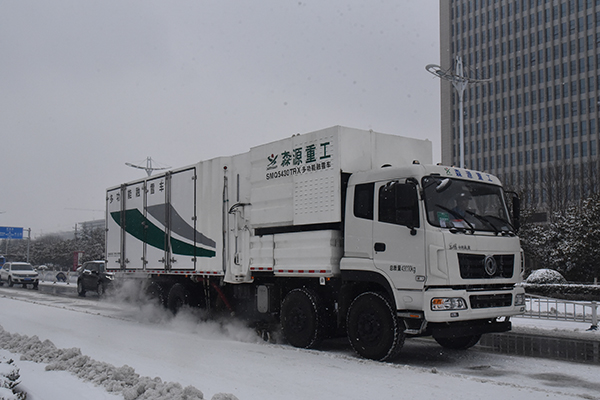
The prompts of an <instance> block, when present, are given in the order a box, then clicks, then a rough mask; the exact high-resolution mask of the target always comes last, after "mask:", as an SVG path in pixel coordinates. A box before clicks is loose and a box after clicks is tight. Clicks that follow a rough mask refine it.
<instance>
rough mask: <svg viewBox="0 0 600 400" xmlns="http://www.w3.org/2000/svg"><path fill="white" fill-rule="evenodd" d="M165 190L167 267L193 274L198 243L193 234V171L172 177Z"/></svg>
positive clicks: (194, 230) (194, 229)
mask: <svg viewBox="0 0 600 400" xmlns="http://www.w3.org/2000/svg"><path fill="white" fill-rule="evenodd" d="M168 189H169V192H170V193H169V194H168V199H167V200H168V205H167V211H168V218H167V221H168V225H169V226H168V228H169V229H168V233H169V243H170V246H169V249H170V256H169V264H170V266H171V269H174V270H193V269H195V268H196V261H197V257H198V256H199V254H197V253H198V250H199V249H198V248H197V247H196V243H197V242H198V241H199V240H200V237H198V236H199V233H198V232H197V231H196V221H197V218H196V207H195V205H196V169H195V168H190V169H186V170H183V171H178V172H176V173H173V174H171V175H170V177H169V184H168Z"/></svg>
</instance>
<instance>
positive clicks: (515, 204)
mask: <svg viewBox="0 0 600 400" xmlns="http://www.w3.org/2000/svg"><path fill="white" fill-rule="evenodd" d="M512 211H513V215H512V219H513V226H514V228H515V231H516V232H518V231H519V228H520V227H521V199H519V196H517V194H516V193H515V194H513V201H512Z"/></svg>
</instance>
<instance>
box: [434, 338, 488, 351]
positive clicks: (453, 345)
mask: <svg viewBox="0 0 600 400" xmlns="http://www.w3.org/2000/svg"><path fill="white" fill-rule="evenodd" d="M434 339H435V341H436V342H438V344H439V345H440V346H442V347H443V348H445V349H452V350H466V349H469V348H471V347H473V346H475V345H476V344H477V343H479V340H480V339H481V335H469V336H461V337H449V338H448V337H447V338H436V337H434Z"/></svg>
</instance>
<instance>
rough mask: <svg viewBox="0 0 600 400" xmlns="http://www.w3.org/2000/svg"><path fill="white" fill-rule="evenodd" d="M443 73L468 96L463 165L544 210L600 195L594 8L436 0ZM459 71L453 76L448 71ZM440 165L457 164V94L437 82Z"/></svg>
mask: <svg viewBox="0 0 600 400" xmlns="http://www.w3.org/2000/svg"><path fill="white" fill-rule="evenodd" d="M440 39H441V40H440V43H441V60H440V63H441V69H442V70H445V71H448V72H449V73H452V72H453V70H454V65H455V62H456V59H457V58H458V57H460V58H461V59H462V62H463V65H464V74H463V76H468V77H470V78H475V79H477V81H475V82H472V83H469V84H468V85H467V88H466V90H465V92H464V106H463V116H464V125H463V127H464V159H465V166H466V167H467V168H472V169H478V170H484V171H488V172H490V173H493V174H495V175H497V176H499V177H500V179H501V180H502V181H503V182H504V183H505V185H506V186H508V187H512V188H514V189H515V190H517V191H520V192H521V194H522V199H523V200H524V201H525V203H526V205H528V206H534V207H537V208H540V209H545V210H547V211H552V210H555V209H559V208H562V207H564V206H565V205H566V204H567V203H568V202H570V201H577V200H579V199H581V198H583V197H587V196H588V195H589V194H591V193H594V192H598V191H599V190H598V189H599V187H600V185H599V184H600V179H599V176H600V174H598V150H599V148H598V146H599V139H598V130H599V128H600V124H599V123H598V116H599V108H600V73H599V72H598V71H599V70H600V0H440ZM454 72H455V71H454ZM441 85H442V89H441V102H442V106H441V110H442V112H441V118H442V162H443V163H444V164H446V165H459V161H460V134H459V132H460V124H459V121H460V118H459V112H460V111H459V101H458V91H457V90H455V89H454V87H453V86H452V83H451V82H449V81H446V80H442V81H441Z"/></svg>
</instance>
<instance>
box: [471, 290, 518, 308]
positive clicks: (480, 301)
mask: <svg viewBox="0 0 600 400" xmlns="http://www.w3.org/2000/svg"><path fill="white" fill-rule="evenodd" d="M469 301H470V302H471V308H473V309H475V308H494V307H510V306H511V305H512V294H481V295H473V296H469Z"/></svg>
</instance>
